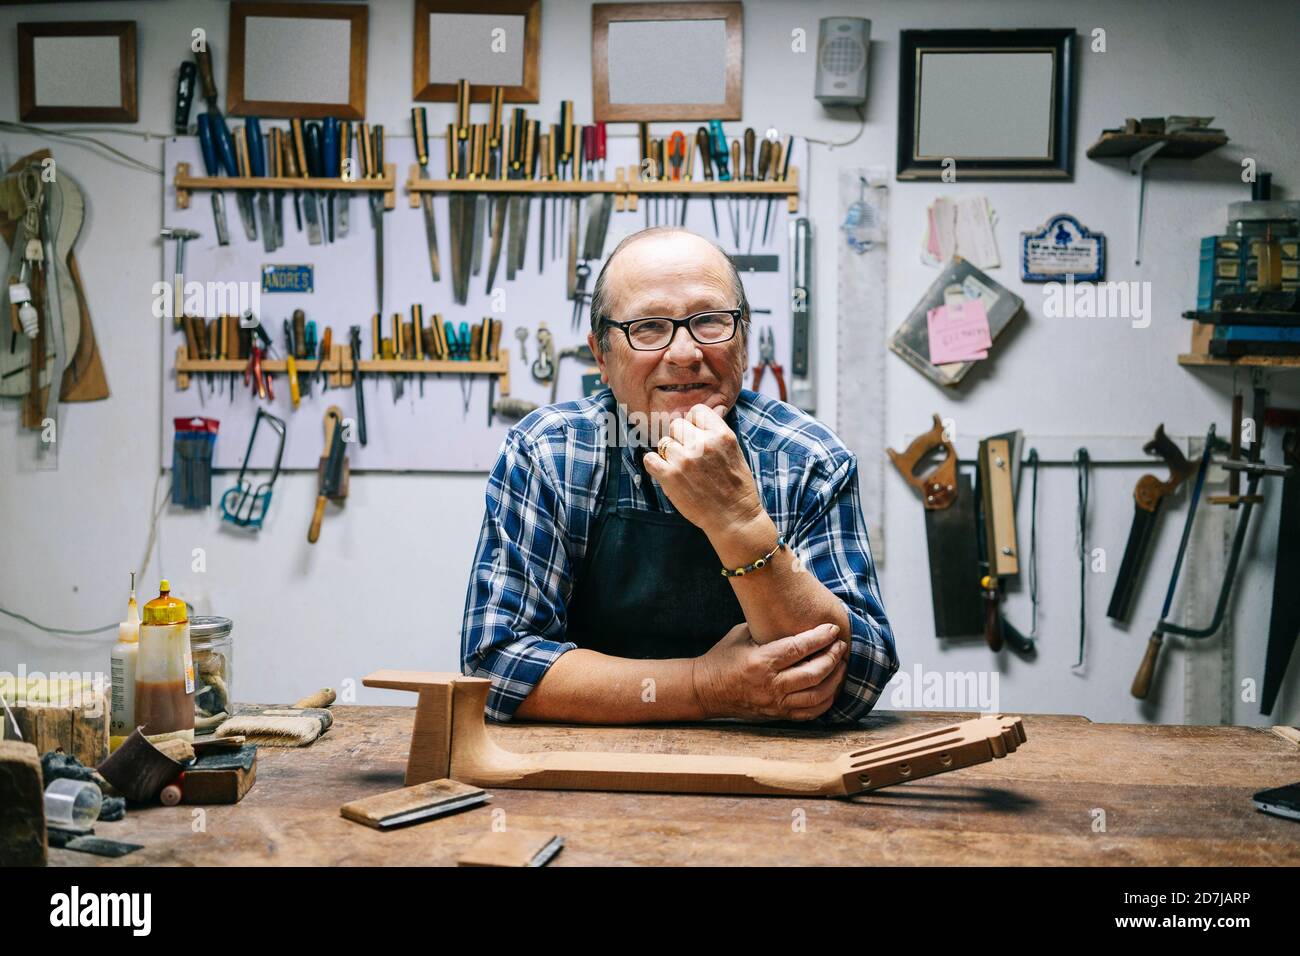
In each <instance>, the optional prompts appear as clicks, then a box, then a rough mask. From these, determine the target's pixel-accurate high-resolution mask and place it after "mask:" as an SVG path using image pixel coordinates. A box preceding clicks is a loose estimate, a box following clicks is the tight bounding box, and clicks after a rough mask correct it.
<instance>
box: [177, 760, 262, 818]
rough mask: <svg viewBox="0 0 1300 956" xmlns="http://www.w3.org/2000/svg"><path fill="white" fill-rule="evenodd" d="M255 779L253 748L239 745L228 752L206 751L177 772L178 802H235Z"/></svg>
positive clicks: (255, 766)
mask: <svg viewBox="0 0 1300 956" xmlns="http://www.w3.org/2000/svg"><path fill="white" fill-rule="evenodd" d="M256 780H257V748H256V747H253V746H245V747H240V748H239V749H238V750H236V751H233V752H230V753H220V752H214V753H209V754H206V755H204V756H202V757H199V759H198V760H197V761H195V762H194V764H192V765H191V766H189V767H186V768H185V772H184V773H182V774H181V794H182V796H181V802H182V803H191V804H211V803H238V802H239V801H240V800H242V799H244V794H246V793H248V791H249V790H251V789H252V787H253V783H254V782H255V781H256Z"/></svg>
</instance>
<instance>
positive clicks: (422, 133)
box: [411, 106, 442, 282]
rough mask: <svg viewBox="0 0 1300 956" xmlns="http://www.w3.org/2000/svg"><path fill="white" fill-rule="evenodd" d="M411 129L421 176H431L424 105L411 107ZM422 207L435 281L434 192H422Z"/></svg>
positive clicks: (438, 271)
mask: <svg viewBox="0 0 1300 956" xmlns="http://www.w3.org/2000/svg"><path fill="white" fill-rule="evenodd" d="M411 131H412V133H413V134H414V136H415V161H416V162H417V163H418V164H419V166H420V176H421V177H422V178H424V179H428V178H429V120H428V116H427V114H426V111H425V108H424V107H423V106H414V107H412V108H411ZM420 207H421V209H423V210H424V237H425V239H426V240H427V241H428V244H429V268H430V270H431V271H432V273H433V281H434V282H437V281H439V280H440V279H441V278H442V266H441V264H440V263H439V261H438V225H437V219H436V217H435V216H434V212H433V193H421V194H420Z"/></svg>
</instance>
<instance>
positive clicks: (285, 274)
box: [262, 265, 316, 292]
mask: <svg viewBox="0 0 1300 956" xmlns="http://www.w3.org/2000/svg"><path fill="white" fill-rule="evenodd" d="M315 278H316V270H315V269H314V268H312V267H311V266H282V265H264V266H262V291H263V292H312V291H314V289H315V287H316V282H315Z"/></svg>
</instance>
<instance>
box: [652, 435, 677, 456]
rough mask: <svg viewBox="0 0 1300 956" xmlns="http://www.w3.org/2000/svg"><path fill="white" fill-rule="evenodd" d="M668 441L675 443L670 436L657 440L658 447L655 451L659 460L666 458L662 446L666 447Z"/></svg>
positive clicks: (665, 452)
mask: <svg viewBox="0 0 1300 956" xmlns="http://www.w3.org/2000/svg"><path fill="white" fill-rule="evenodd" d="M670 441H676V439H674V438H673V436H672V435H665V436H664V437H663V438H661V439H659V446H658V448H657V449H656V450H657V451H658V452H659V457H660V458H667V457H668V454H667V451H666V449H665V447H664V446H665V445H666V443H667V442H670Z"/></svg>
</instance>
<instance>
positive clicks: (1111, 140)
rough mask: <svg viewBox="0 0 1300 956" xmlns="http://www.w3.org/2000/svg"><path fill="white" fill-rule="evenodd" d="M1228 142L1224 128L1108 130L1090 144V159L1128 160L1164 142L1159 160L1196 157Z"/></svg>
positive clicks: (1158, 154)
mask: <svg viewBox="0 0 1300 956" xmlns="http://www.w3.org/2000/svg"><path fill="white" fill-rule="evenodd" d="M1226 142H1228V137H1227V136H1226V135H1225V134H1224V133H1223V132H1222V131H1214V132H1211V131H1208V130H1207V131H1204V132H1199V133H1198V132H1195V131H1193V130H1186V131H1184V132H1181V133H1125V132H1124V131H1123V130H1105V131H1103V132H1102V134H1101V136H1100V137H1099V138H1098V139H1097V142H1095V143H1093V144H1092V145H1091V146H1089V147H1088V154H1087V155H1088V158H1089V159H1127V158H1128V157H1130V156H1132V155H1133V154H1134V153H1138V152H1141V151H1142V150H1144V149H1146V148H1147V147H1148V146H1153V145H1155V144H1156V143H1164V144H1165V145H1164V148H1163V149H1161V150H1160V152H1159V153H1157V154H1156V155H1157V156H1158V157H1159V158H1160V159H1196V158H1197V157H1199V156H1204V155H1205V154H1206V153H1208V152H1211V151H1213V150H1216V149H1218V148H1219V147H1220V146H1222V145H1224V144H1225V143H1226Z"/></svg>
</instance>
